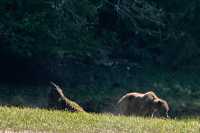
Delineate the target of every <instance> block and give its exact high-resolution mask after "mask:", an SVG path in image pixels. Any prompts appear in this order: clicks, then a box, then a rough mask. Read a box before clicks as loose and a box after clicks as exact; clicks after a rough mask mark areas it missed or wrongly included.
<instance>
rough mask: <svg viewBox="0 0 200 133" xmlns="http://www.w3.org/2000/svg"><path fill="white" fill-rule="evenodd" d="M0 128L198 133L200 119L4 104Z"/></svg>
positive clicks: (71, 132)
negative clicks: (75, 111)
mask: <svg viewBox="0 0 200 133" xmlns="http://www.w3.org/2000/svg"><path fill="white" fill-rule="evenodd" d="M0 128H1V129H2V130H4V129H11V130H17V131H20V130H32V131H53V132H55V131H56V132H70V133H73V132H87V133H100V132H103V133H106V132H107V133H117V132H120V133H121V132H127V133H128V132H136V133H147V132H148V133H172V132H173V133H192V132H195V133H198V132H200V118H185V119H179V120H163V119H151V118H140V117H123V116H113V115H109V114H105V115H104V114H86V113H68V112H61V111H47V110H41V109H28V108H26V109H19V108H7V107H1V108H0Z"/></svg>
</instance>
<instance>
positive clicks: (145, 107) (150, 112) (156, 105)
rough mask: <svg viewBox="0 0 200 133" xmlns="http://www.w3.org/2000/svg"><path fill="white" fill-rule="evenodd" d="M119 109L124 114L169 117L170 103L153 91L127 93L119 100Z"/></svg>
mask: <svg viewBox="0 0 200 133" xmlns="http://www.w3.org/2000/svg"><path fill="white" fill-rule="evenodd" d="M118 105H119V111H120V114H123V115H127V116H129V115H136V116H151V117H154V116H156V117H161V116H164V117H168V111H169V106H168V103H167V102H166V101H165V100H163V99H160V98H159V97H157V96H156V94H155V93H154V92H152V91H150V92H147V93H137V92H133V93H127V94H126V95H124V96H123V97H122V98H121V99H120V100H119V101H118Z"/></svg>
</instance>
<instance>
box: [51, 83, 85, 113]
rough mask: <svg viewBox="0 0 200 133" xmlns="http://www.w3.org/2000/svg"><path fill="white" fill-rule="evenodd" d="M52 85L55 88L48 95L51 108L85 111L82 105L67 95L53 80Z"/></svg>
mask: <svg viewBox="0 0 200 133" xmlns="http://www.w3.org/2000/svg"><path fill="white" fill-rule="evenodd" d="M51 85H52V86H53V88H52V89H51V91H50V93H49V97H48V108H49V109H58V110H67V111H69V112H85V111H84V109H83V108H82V107H81V106H80V105H78V104H77V103H76V102H74V101H72V100H70V99H68V98H67V97H65V95H64V94H63V91H62V89H61V88H60V87H59V86H58V85H56V84H55V83H53V82H51Z"/></svg>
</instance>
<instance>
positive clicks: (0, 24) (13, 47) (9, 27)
mask: <svg viewBox="0 0 200 133" xmlns="http://www.w3.org/2000/svg"><path fill="white" fill-rule="evenodd" d="M199 10H200V2H199V0H192V1H187V0H184V1H182V0H175V1H174V0H170V1H157V0H148V1H145V0H101V1H97V0H81V1H72V0H34V1H33V0H20V1H17V0H1V1H0V45H1V49H0V53H1V56H3V57H10V56H11V57H12V56H14V57H18V58H42V57H50V56H59V57H63V56H65V55H69V54H70V55H74V56H78V55H87V56H91V57H92V58H94V59H95V58H97V56H100V58H106V59H113V58H117V59H118V58H121V59H128V60H129V61H132V62H144V63H147V62H148V63H156V65H158V64H161V65H166V64H167V65H168V66H177V65H186V63H187V65H189V64H194V63H197V64H199V62H198V57H199V45H198V44H199V38H200V37H199V34H198V31H199V30H200V29H199V26H198V24H199V21H200V15H199Z"/></svg>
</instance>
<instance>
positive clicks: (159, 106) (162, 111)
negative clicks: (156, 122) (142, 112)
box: [153, 99, 169, 118]
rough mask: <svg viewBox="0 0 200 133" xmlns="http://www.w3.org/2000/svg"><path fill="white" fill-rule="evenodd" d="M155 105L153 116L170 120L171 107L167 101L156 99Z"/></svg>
mask: <svg viewBox="0 0 200 133" xmlns="http://www.w3.org/2000/svg"><path fill="white" fill-rule="evenodd" d="M153 103H154V104H153V105H154V107H153V108H154V111H153V116H156V117H165V118H169V115H168V113H169V105H168V103H167V102H166V101H165V100H162V99H155V100H154V101H153Z"/></svg>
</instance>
